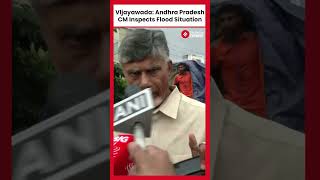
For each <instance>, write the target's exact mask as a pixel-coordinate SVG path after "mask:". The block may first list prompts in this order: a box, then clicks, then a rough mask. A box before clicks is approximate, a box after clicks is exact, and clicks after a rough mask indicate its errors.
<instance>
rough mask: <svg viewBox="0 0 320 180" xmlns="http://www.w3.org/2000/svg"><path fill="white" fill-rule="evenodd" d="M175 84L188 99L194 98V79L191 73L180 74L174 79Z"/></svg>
mask: <svg viewBox="0 0 320 180" xmlns="http://www.w3.org/2000/svg"><path fill="white" fill-rule="evenodd" d="M174 84H175V85H177V86H179V90H180V92H181V93H183V94H184V95H186V96H188V97H191V98H192V97H193V88H192V78H191V73H190V72H189V71H187V72H185V73H184V74H178V75H177V76H176V78H175V79H174Z"/></svg>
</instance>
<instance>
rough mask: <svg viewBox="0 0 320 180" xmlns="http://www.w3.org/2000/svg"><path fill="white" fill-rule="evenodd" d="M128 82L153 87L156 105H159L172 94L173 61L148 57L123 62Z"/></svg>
mask: <svg viewBox="0 0 320 180" xmlns="http://www.w3.org/2000/svg"><path fill="white" fill-rule="evenodd" d="M122 68H123V73H124V75H125V78H126V80H127V81H128V84H130V85H137V86H139V87H140V88H141V89H145V88H151V89H152V94H153V98H154V103H155V106H159V105H160V104H161V103H162V102H163V100H164V99H165V98H166V97H167V96H168V95H169V94H170V90H169V74H170V72H171V70H172V63H171V62H167V61H165V60H162V59H153V58H146V59H144V60H143V61H139V62H131V63H124V64H122Z"/></svg>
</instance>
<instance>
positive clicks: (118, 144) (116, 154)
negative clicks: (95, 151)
mask: <svg viewBox="0 0 320 180" xmlns="http://www.w3.org/2000/svg"><path fill="white" fill-rule="evenodd" d="M133 141H134V136H133V135H131V134H120V135H119V136H117V137H114V139H113V158H114V175H116V176H126V175H128V172H129V170H130V169H131V168H132V167H133V165H134V164H133V162H132V161H131V160H130V159H129V152H128V144H129V143H130V142H133Z"/></svg>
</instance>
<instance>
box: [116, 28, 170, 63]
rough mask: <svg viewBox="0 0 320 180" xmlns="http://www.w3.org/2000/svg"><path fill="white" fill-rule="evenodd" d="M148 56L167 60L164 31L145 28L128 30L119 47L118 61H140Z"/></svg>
mask: <svg viewBox="0 0 320 180" xmlns="http://www.w3.org/2000/svg"><path fill="white" fill-rule="evenodd" d="M149 57H150V58H157V59H162V60H166V61H169V48H168V44H167V40H166V36H165V34H164V32H163V31H162V30H147V29H135V30H133V31H131V32H129V33H128V35H127V36H126V37H125V38H124V39H123V40H122V42H121V45H120V47H119V61H120V63H130V62H137V61H142V60H144V59H145V58H149Z"/></svg>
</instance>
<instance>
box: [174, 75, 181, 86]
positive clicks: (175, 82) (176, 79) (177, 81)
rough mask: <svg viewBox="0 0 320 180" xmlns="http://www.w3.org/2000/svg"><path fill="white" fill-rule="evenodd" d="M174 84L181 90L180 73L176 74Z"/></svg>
mask: <svg viewBox="0 0 320 180" xmlns="http://www.w3.org/2000/svg"><path fill="white" fill-rule="evenodd" d="M174 85H175V86H177V87H178V89H179V90H180V87H179V80H178V75H176V77H175V78H174Z"/></svg>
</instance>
